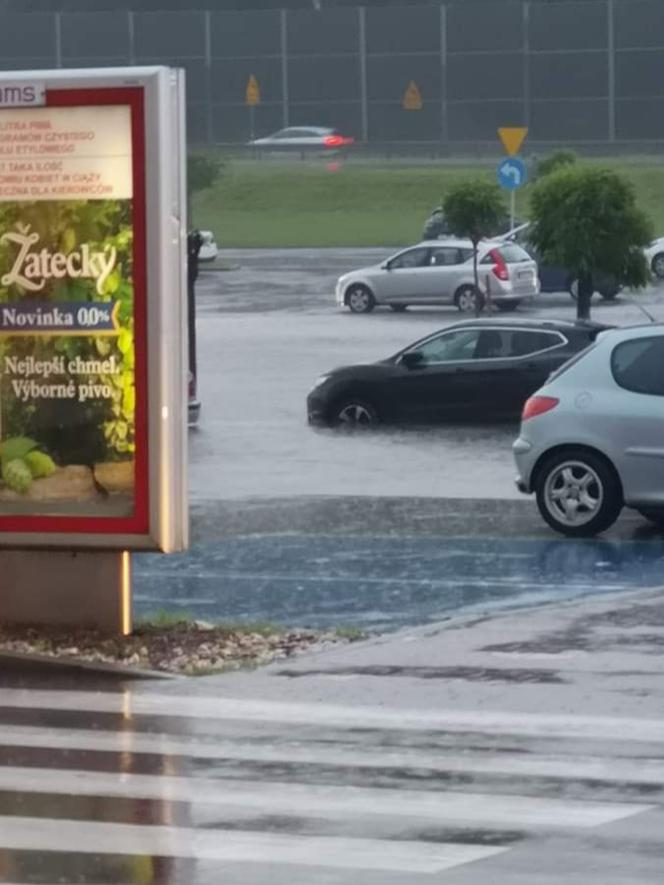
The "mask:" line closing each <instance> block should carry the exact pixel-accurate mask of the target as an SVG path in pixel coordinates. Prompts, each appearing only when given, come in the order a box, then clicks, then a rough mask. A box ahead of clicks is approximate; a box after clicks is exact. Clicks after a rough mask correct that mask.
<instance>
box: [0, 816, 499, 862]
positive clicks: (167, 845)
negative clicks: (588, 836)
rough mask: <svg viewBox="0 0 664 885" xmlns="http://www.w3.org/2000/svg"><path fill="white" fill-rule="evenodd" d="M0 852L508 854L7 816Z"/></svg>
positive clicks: (452, 858) (441, 857) (296, 858)
mask: <svg viewBox="0 0 664 885" xmlns="http://www.w3.org/2000/svg"><path fill="white" fill-rule="evenodd" d="M0 847H2V848H4V849H12V850H15V851H16V850H17V851H59V852H83V853H95V854H139V855H145V854H150V855H155V856H160V857H189V858H197V859H204V860H216V861H222V862H223V861H226V862H229V863H230V862H235V863H237V862H244V863H259V864H261V863H262V864H269V865H275V864H299V865H304V866H311V867H328V868H336V869H356V870H387V871H391V872H403V873H438V872H441V871H442V870H447V869H451V868H452V867H456V866H459V865H461V864H466V863H471V862H472V861H477V860H483V859H484V858H487V857H492V856H493V855H496V854H502V853H503V852H504V851H506V850H507V849H505V848H497V847H487V846H476V845H459V844H455V843H442V844H438V845H432V844H431V843H426V842H407V841H403V842H400V841H384V840H378V839H345V838H337V837H317V836H313V837H308V836H286V835H273V834H269V833H248V832H242V831H232V832H224V833H219V832H210V831H205V830H193V829H186V828H177V827H166V826H142V825H133V824H109V823H91V822H88V821H72V820H49V819H44V818H29V817H0Z"/></svg>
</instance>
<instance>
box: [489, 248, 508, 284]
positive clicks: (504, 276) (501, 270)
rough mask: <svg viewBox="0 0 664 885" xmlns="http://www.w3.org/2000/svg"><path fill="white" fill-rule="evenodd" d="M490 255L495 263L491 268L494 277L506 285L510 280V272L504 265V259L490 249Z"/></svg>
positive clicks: (496, 251) (497, 252)
mask: <svg viewBox="0 0 664 885" xmlns="http://www.w3.org/2000/svg"><path fill="white" fill-rule="evenodd" d="M490 254H491V258H492V259H493V261H494V262H495V263H494V265H493V267H492V268H491V270H492V271H493V274H494V276H495V277H497V278H498V279H499V280H502V281H503V282H504V283H506V282H507V281H508V280H509V278H510V272H509V269H508V267H507V264H506V263H505V259H504V258H503V256H502V255H501V254H500V252H499V251H498V250H497V249H492V250H491V253H490Z"/></svg>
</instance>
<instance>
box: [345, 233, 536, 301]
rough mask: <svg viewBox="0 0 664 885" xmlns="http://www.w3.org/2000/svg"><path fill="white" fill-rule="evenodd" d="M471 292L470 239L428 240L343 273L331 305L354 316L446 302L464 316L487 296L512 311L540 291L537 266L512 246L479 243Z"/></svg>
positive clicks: (507, 244)
mask: <svg viewBox="0 0 664 885" xmlns="http://www.w3.org/2000/svg"><path fill="white" fill-rule="evenodd" d="M478 265H479V285H480V291H479V292H476V291H475V285H474V276H473V246H472V243H471V242H470V240H458V239H451V238H450V239H445V240H430V241H425V242H422V243H419V244H418V245H417V246H412V247H411V248H409V249H404V250H403V251H401V252H397V254H396V255H393V256H392V257H391V258H388V259H387V261H383V262H382V263H381V264H376V265H372V266H371V267H364V268H361V269H360V270H355V271H352V272H351V273H348V274H344V276H342V277H340V278H339V280H338V282H337V289H336V301H337V304H338V305H339V307H348V308H349V309H350V310H351V311H352V312H353V313H369V312H370V311H372V310H373V309H374V307H376V305H378V304H385V305H388V306H389V307H391V308H392V310H397V311H400V310H405V309H406V308H407V307H408V306H409V305H411V304H422V305H426V304H450V305H456V307H457V308H458V309H459V310H460V311H463V312H468V313H471V312H472V313H475V312H477V311H478V310H481V309H482V308H483V307H484V305H485V303H486V300H487V298H488V297H490V298H491V302H492V303H493V304H495V305H496V307H498V308H499V309H501V310H514V309H515V308H516V307H517V306H518V305H519V304H520V302H521V301H523V299H524V298H531V297H532V296H534V295H536V294H537V292H539V280H538V275H537V263H536V262H535V261H533V259H532V258H531V257H530V255H529V254H528V253H527V252H526V251H525V249H523V248H522V247H521V246H519V245H518V244H516V243H506V242H501V241H498V240H484V241H483V242H481V243H480V245H479V247H478Z"/></svg>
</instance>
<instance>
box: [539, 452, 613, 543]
mask: <svg viewBox="0 0 664 885" xmlns="http://www.w3.org/2000/svg"><path fill="white" fill-rule="evenodd" d="M603 501H604V486H603V484H602V480H601V479H600V477H599V475H598V473H597V472H596V471H595V470H594V469H593V468H592V467H591V466H590V465H589V464H584V462H583V461H564V462H563V463H561V464H559V465H557V467H556V468H555V469H554V470H552V471H551V473H550V474H549V476H548V477H547V479H546V483H545V486H544V503H545V505H546V508H547V510H548V511H549V513H550V514H551V516H552V517H553V519H554V520H555V521H556V522H558V523H561V524H563V525H566V526H573V527H581V526H584V525H586V524H587V523H589V522H590V521H591V520H593V519H594V518H595V517H596V516H597V514H598V512H599V511H600V508H601V507H602V503H603Z"/></svg>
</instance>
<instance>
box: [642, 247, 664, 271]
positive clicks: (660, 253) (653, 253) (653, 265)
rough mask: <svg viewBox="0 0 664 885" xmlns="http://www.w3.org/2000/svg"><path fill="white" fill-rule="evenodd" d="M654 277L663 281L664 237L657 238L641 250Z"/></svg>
mask: <svg viewBox="0 0 664 885" xmlns="http://www.w3.org/2000/svg"><path fill="white" fill-rule="evenodd" d="M643 251H644V254H645V256H646V259H647V261H648V267H649V268H650V270H651V271H652V274H653V276H654V277H656V278H657V279H658V280H664V237H658V238H657V239H656V240H653V241H652V243H651V244H650V245H649V246H648V247H647V248H646V249H644V250H643Z"/></svg>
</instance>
